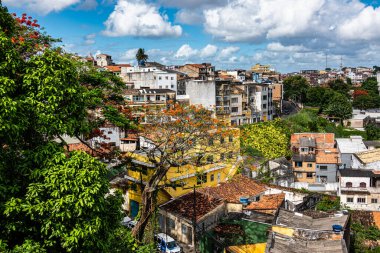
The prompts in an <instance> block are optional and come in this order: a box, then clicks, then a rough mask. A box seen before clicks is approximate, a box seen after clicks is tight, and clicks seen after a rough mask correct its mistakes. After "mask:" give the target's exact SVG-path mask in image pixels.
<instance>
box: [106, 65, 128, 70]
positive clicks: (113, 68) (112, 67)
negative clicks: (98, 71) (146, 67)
mask: <svg viewBox="0 0 380 253" xmlns="http://www.w3.org/2000/svg"><path fill="white" fill-rule="evenodd" d="M130 66H131V65H129V64H121V65H114V66H105V67H104V68H106V69H107V70H108V71H111V72H120V71H121V67H130Z"/></svg>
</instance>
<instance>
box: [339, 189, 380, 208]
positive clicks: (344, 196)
mask: <svg viewBox="0 0 380 253" xmlns="http://www.w3.org/2000/svg"><path fill="white" fill-rule="evenodd" d="M347 198H353V200H354V202H353V203H351V202H347ZM358 198H365V203H358ZM372 199H377V203H371V201H372ZM340 203H341V205H343V206H347V207H349V208H350V209H353V210H365V211H380V194H370V195H367V194H354V193H352V194H347V193H345V194H341V195H340Z"/></svg>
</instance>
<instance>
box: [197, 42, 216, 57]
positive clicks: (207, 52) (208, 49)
mask: <svg viewBox="0 0 380 253" xmlns="http://www.w3.org/2000/svg"><path fill="white" fill-rule="evenodd" d="M217 51H218V47H217V46H214V45H211V44H208V45H207V46H205V47H204V48H202V50H201V51H200V53H199V56H200V57H201V58H208V57H211V56H214V55H215V54H216V52H217Z"/></svg>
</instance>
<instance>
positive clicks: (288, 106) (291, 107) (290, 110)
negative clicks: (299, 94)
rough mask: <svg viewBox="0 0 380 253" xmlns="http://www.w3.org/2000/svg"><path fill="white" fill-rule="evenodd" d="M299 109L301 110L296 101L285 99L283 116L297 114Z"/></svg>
mask: <svg viewBox="0 0 380 253" xmlns="http://www.w3.org/2000/svg"><path fill="white" fill-rule="evenodd" d="M298 111H299V109H298V107H297V106H296V105H295V104H294V103H292V102H289V101H285V100H284V101H282V112H283V115H282V116H281V118H287V117H289V116H290V115H293V114H296V113H297V112H298Z"/></svg>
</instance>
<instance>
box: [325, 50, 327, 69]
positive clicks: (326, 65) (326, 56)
mask: <svg viewBox="0 0 380 253" xmlns="http://www.w3.org/2000/svg"><path fill="white" fill-rule="evenodd" d="M325 70H327V51H326V68H325Z"/></svg>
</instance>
